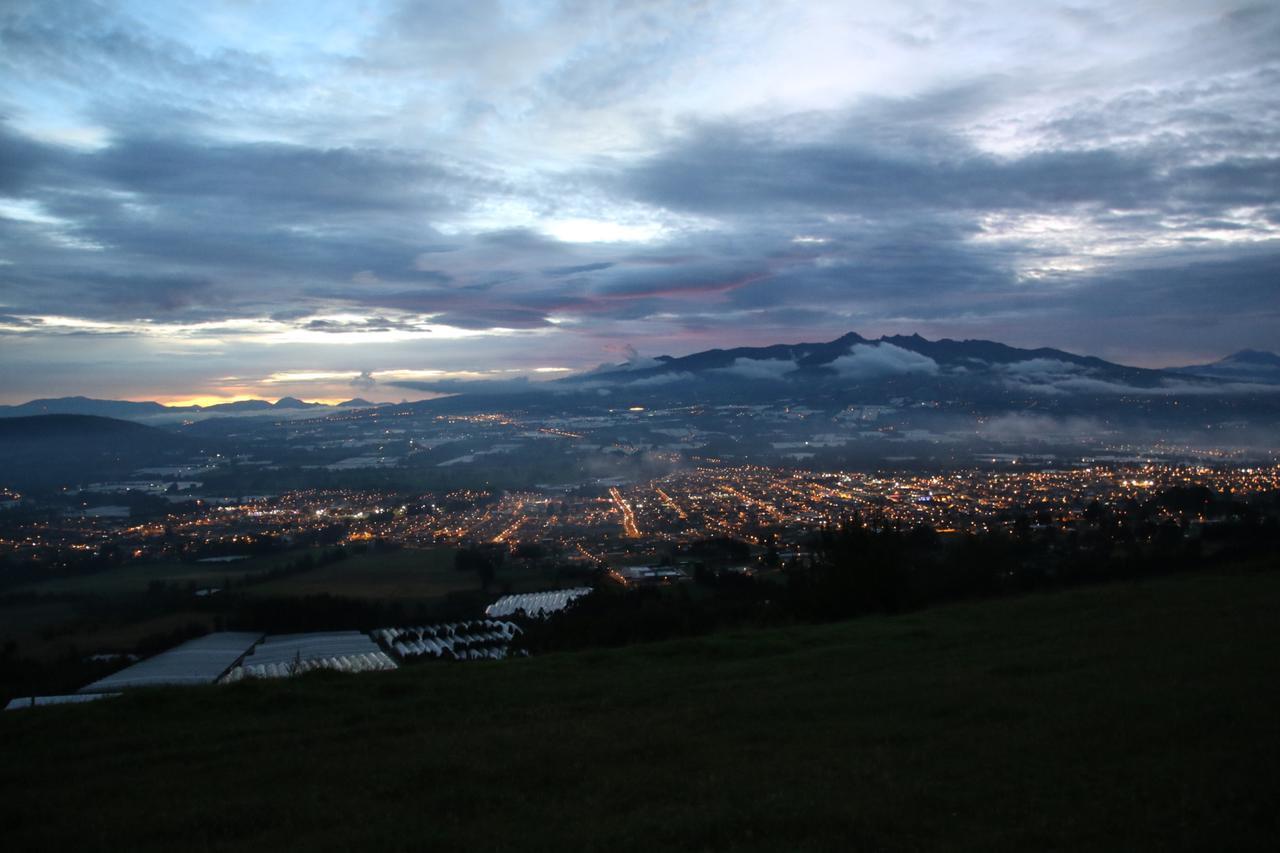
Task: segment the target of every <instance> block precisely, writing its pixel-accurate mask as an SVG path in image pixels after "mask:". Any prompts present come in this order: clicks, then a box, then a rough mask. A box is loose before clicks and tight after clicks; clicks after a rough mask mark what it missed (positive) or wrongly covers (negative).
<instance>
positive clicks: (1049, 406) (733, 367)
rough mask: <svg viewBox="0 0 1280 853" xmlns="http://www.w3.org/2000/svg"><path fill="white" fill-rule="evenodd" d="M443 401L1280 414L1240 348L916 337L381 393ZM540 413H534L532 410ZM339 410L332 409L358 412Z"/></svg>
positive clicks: (207, 410)
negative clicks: (1208, 353)
mask: <svg viewBox="0 0 1280 853" xmlns="http://www.w3.org/2000/svg"><path fill="white" fill-rule="evenodd" d="M388 384H391V385H395V386H397V387H402V388H412V389H415V390H422V391H432V392H437V393H446V394H449V395H451V396H449V397H446V398H440V399H434V400H428V401H423V402H420V403H412V404H399V405H398V406H397V408H404V407H405V406H406V405H407V406H408V407H410V408H412V409H414V410H422V411H431V410H436V411H439V410H467V409H476V410H479V409H484V408H489V407H494V406H499V407H501V406H508V405H510V404H512V402H513V401H515V400H517V399H518V400H519V403H520V405H522V406H531V405H532V406H540V407H541V408H544V409H550V408H554V407H557V406H559V407H575V406H580V405H583V404H588V405H595V404H597V403H598V402H601V401H604V400H606V398H611V397H613V396H615V395H621V394H625V395H626V397H627V399H629V400H630V401H631V402H635V403H644V404H646V405H666V406H673V405H690V404H696V403H700V402H715V403H762V402H770V401H779V400H787V401H791V402H796V403H803V404H806V405H814V406H819V407H822V408H828V407H831V406H843V405H846V404H853V403H878V402H886V401H891V400H915V401H932V402H937V401H947V402H948V404H949V406H950V407H951V408H958V409H963V410H966V411H970V412H974V413H980V412H999V411H1007V410H1019V409H1023V408H1038V409H1039V410H1040V411H1052V412H1058V413H1064V414H1074V413H1077V412H1082V413H1084V412H1087V413H1091V414H1096V413H1099V412H1102V413H1106V412H1115V413H1116V414H1117V415H1118V416H1119V415H1121V414H1123V412H1124V411H1125V410H1126V407H1128V410H1129V411H1130V412H1131V413H1132V414H1133V415H1134V416H1135V417H1147V416H1150V415H1152V413H1153V411H1154V410H1156V409H1167V408H1176V407H1178V406H1181V407H1182V408H1181V409H1178V410H1177V411H1175V412H1172V414H1175V415H1177V416H1179V417H1191V418H1193V419H1194V418H1201V419H1203V418H1205V417H1211V416H1212V417H1217V416H1218V415H1219V414H1221V413H1223V412H1226V411H1228V410H1230V413H1231V414H1233V415H1248V414H1250V413H1251V412H1254V411H1259V412H1262V413H1264V414H1266V415H1268V416H1271V415H1274V414H1276V413H1277V412H1280V356H1277V355H1276V354H1274V353H1270V352H1261V351H1257V350H1241V351H1240V352H1237V353H1235V354H1233V355H1230V356H1227V357H1226V358H1223V359H1221V360H1220V361H1216V362H1213V363H1211V364H1202V365H1191V366H1187V367H1178V368H1165V369H1149V368H1141V367H1130V366H1126V365H1122V364H1116V363H1114V362H1110V361H1106V360H1104V359H1101V358H1097V357H1094V356H1086V355H1077V354H1075V353H1070V352H1066V351H1063V350H1058V349H1051V348H1038V349H1024V348H1019V347H1013V346H1009V345H1007V344H1003V343H999V342H996V341H988V340H951V339H948V338H943V339H940V340H929V339H927V338H924V337H921V336H920V335H892V336H884V337H880V338H875V339H870V338H864V337H862V336H861V335H858V334H857V333H854V332H850V333H848V334H846V335H842V336H841V337H839V338H836V339H835V340H832V341H825V342H817V343H797V344H775V345H771V346H763V347H738V348H733V349H710V350H704V351H700V352H695V353H692V354H690V355H685V356H668V355H664V356H659V357H657V358H651V359H633V360H632V361H629V362H626V363H622V364H610V365H602V366H600V367H598V368H596V369H595V370H592V371H588V372H584V373H581V374H577V375H574V376H570V377H566V378H563V379H559V380H554V381H551V382H529V381H506V382H496V381H469V382H458V381H443V382H398V383H388ZM539 401H540V402H539ZM375 405H376V404H373V403H370V402H369V401H367V400H362V399H353V400H348V401H346V402H344V403H340V404H339V405H338V406H337V407H336V408H342V409H359V408H371V407H374V406H375ZM333 408H335V407H329V406H325V405H323V404H320V403H307V402H303V401H302V400H299V399H297V398H294V397H283V398H281V399H280V400H278V401H276V402H275V403H271V402H268V401H266V400H243V401H238V402H234V403H221V404H216V405H212V406H164V405H162V404H160V403H156V402H132V401H125V400H93V399H89V398H86V397H63V398H56V399H46V400H33V401H31V402H29V403H23V404H21V405H18V406H0V418H3V417H18V416H29V415H38V414H82V415H98V416H105V417H115V418H124V419H129V420H137V421H144V422H155V421H156V420H157V419H158V418H159V419H163V418H166V417H172V416H175V415H176V416H180V417H181V416H190V415H197V416H205V417H212V416H227V415H236V416H241V415H274V416H276V417H280V416H285V415H293V416H308V415H311V416H317V417H318V416H323V415H324V414H326V413H327V412H329V411H332V410H333Z"/></svg>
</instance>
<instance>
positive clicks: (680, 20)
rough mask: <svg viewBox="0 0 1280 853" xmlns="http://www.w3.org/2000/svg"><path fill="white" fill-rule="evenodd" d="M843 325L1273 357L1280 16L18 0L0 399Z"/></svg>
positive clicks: (1221, 10) (265, 391)
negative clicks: (1261, 352)
mask: <svg viewBox="0 0 1280 853" xmlns="http://www.w3.org/2000/svg"><path fill="white" fill-rule="evenodd" d="M849 331H857V332H858V333H860V334H862V335H864V336H868V337H873V336H878V335H881V334H910V333H920V334H923V335H925V336H926V337H931V338H932V337H953V338H988V339H993V340H999V341H1002V342H1005V343H1009V344H1013V345H1016V346H1053V347H1059V348H1062V349H1067V350H1070V351H1073V352H1080V353H1086V354H1091V355H1099V356H1102V357H1104V358H1109V359H1112V360H1116V361H1120V362H1123V363H1127V364H1135V365H1141V366H1168V365H1178V364H1190V363H1198V362H1202V361H1210V360H1214V359H1216V358H1219V357H1222V356H1224V355H1226V354H1228V353H1230V352H1233V351H1235V350H1239V349H1242V348H1246V347H1248V348H1257V349H1270V350H1280V4H1277V3H1260V4H1257V5H1248V4H1242V3H1224V2H1177V0H1160V2H1141V1H1140V0H1132V1H1131V2H1124V3H1119V2H1116V3H1100V2H1093V0H1077V2H1070V3H1054V2H1037V3H1027V2H1025V0H1019V1H1018V2H980V1H979V0H974V2H946V3H944V2H913V0H898V1H897V2H892V3H890V2H885V3H872V2H867V3H850V2H847V0H837V2H829V3H824V2H818V0H805V1H804V2H795V3H788V2H781V1H780V0H768V2H696V0H679V2H671V3H664V2H658V0H653V2H563V3H535V2H528V3H524V2H486V0H464V2H423V3H400V2H383V0H339V2H328V1H327V0H307V2H296V3H276V2H249V0H239V2H230V1H228V2H221V3H219V2H185V0H164V2H129V0H121V1H120V2H113V3H102V4H99V3H94V2H88V0H84V2H61V1H60V0H32V2H24V0H6V2H4V3H3V4H0V402H6V403H16V402H21V401H24V400H27V399H31V398H35V397H48V396H63V395H71V394H85V395H88V396H94V397H107V398H118V399H156V400H160V401H162V402H186V401H192V400H197V401H204V402H210V401H215V400H221V399H235V398H243V397H265V398H269V399H274V398H276V397H279V396H282V395H293V396H298V397H302V398H304V399H308V400H313V399H314V400H319V399H329V400H338V399H346V398H348V397H353V396H361V397H364V398H367V399H371V400H379V401H383V400H399V399H403V398H409V399H415V398H419V397H422V396H424V393H425V392H424V390H423V389H429V388H431V387H433V386H434V383H437V382H439V383H441V386H440V387H446V386H447V385H448V384H449V383H451V382H455V381H457V380H460V379H462V380H466V379H518V378H520V377H529V378H530V379H532V380H540V379H551V378H555V377H557V376H563V375H566V374H567V373H568V372H571V371H579V370H584V369H589V368H592V367H594V366H596V365H599V364H601V363H606V362H615V363H616V362H620V361H625V360H627V359H634V358H637V357H652V356H656V355H659V354H663V353H668V354H672V355H683V354H687V353H689V352H694V351H698V350H702V349H707V348H710V347H713V346H736V345H754V344H768V343H784V342H799V341H817V340H830V339H832V338H835V337H837V336H839V335H841V334H843V333H845V332H849ZM399 383H406V384H399Z"/></svg>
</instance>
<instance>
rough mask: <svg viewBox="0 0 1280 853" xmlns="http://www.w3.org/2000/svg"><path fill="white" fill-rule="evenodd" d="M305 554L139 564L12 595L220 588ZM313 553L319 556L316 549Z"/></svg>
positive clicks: (32, 585)
mask: <svg viewBox="0 0 1280 853" xmlns="http://www.w3.org/2000/svg"><path fill="white" fill-rule="evenodd" d="M304 553H307V552H306V551H286V552H284V553H281V554H271V555H268V556H263V557H250V558H249V559H246V560H236V561H234V562H228V563H183V562H180V561H178V560H163V561H159V562H154V563H151V562H139V563H132V564H130V565H125V566H119V567H117V568H113V569H107V570H105V571H100V572H94V573H92V574H83V575H72V576H69V577H61V578H50V579H49V580H42V581H36V582H33V583H28V584H24V585H22V586H21V587H18V588H17V589H16V590H14V591H15V592H19V593H37V594H40V595H86V596H103V597H112V598H114V597H120V596H130V595H138V594H141V593H145V592H146V591H147V587H148V586H149V585H150V584H151V583H152V582H153V581H160V582H162V583H166V584H174V585H178V586H184V587H185V586H187V585H189V584H194V585H195V586H196V587H207V586H222V584H223V581H225V580H226V579H227V578H230V579H231V580H233V581H238V580H243V579H245V578H252V577H254V576H255V575H260V574H262V573H264V572H268V571H271V570H272V569H276V568H279V567H280V566H283V565H286V564H288V563H290V562H292V561H294V560H296V559H297V558H298V557H300V556H302V555H303V554H304ZM314 553H317V554H318V553H320V551H319V549H316V550H315V551H314Z"/></svg>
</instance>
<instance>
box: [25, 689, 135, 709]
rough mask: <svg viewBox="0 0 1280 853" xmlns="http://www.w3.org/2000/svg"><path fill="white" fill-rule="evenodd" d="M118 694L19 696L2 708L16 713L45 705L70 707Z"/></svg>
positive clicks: (117, 694)
mask: <svg viewBox="0 0 1280 853" xmlns="http://www.w3.org/2000/svg"><path fill="white" fill-rule="evenodd" d="M119 695H120V694H119V693H71V694H68V695H66V696H20V697H19V698H17V699H10V700H9V704H8V705H5V706H4V709H5V710H6V711H18V710H21V709H23V708H43V707H45V706H46V705H72V704H77V703H80V702H93V701H95V700H98V699H110V698H111V697H112V696H119Z"/></svg>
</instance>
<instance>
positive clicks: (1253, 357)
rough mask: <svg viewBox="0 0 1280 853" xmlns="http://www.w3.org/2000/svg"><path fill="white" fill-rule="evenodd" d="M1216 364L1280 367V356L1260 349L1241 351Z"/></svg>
mask: <svg viewBox="0 0 1280 853" xmlns="http://www.w3.org/2000/svg"><path fill="white" fill-rule="evenodd" d="M1217 363H1218V364H1224V363H1237V364H1241V363H1243V364H1265V365H1268V366H1271V367H1280V355H1276V354H1275V353H1273V352H1268V351H1266V350H1260V349H1242V350H1240V351H1239V352H1233V353H1232V354H1231V355H1229V356H1227V357H1226V358H1223V359H1222V360H1220V361H1218V362H1217Z"/></svg>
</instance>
